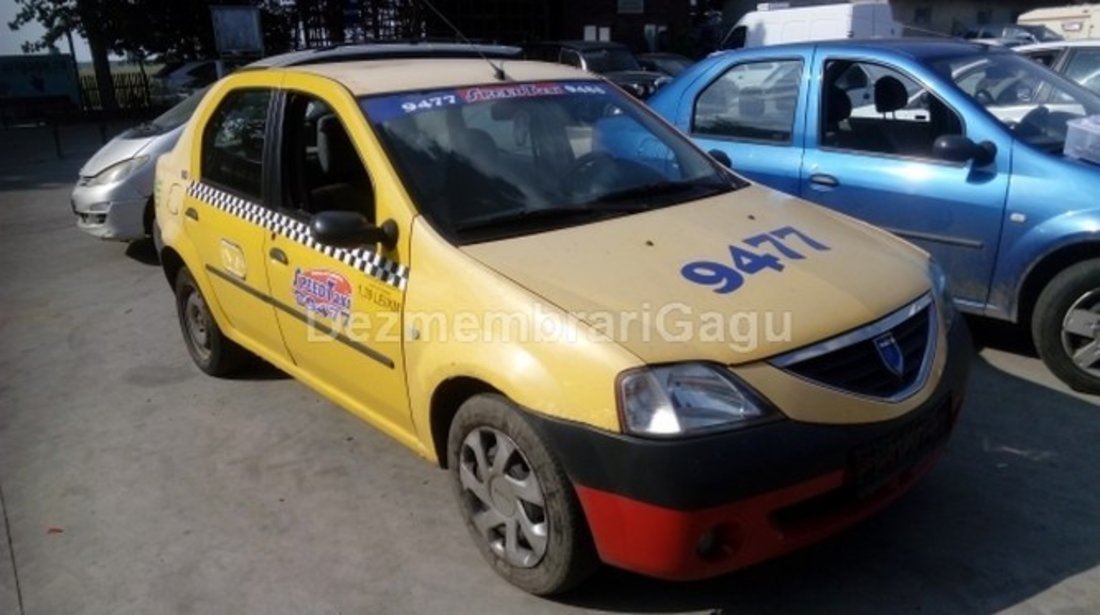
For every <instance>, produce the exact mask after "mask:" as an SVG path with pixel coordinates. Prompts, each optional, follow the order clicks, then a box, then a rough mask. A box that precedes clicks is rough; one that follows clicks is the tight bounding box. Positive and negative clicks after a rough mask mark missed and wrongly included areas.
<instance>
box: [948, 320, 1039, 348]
mask: <svg viewBox="0 0 1100 615" xmlns="http://www.w3.org/2000/svg"><path fill="white" fill-rule="evenodd" d="M966 324H967V325H969V327H970V333H971V335H972V336H973V338H974V346H976V347H977V348H978V349H979V350H980V349H982V348H993V349H996V350H1003V351H1005V352H1011V353H1013V354H1018V355H1021V356H1025V357H1037V356H1039V354H1038V353H1037V352H1035V345H1034V344H1032V343H1031V332H1030V331H1028V329H1027V327H1026V326H1024V325H1018V324H1015V323H1011V322H1006V321H1003V320H993V319H992V318H979V317H977V316H968V317H967V318H966Z"/></svg>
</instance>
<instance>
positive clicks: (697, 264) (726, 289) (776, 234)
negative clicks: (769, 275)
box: [680, 226, 830, 295]
mask: <svg viewBox="0 0 1100 615" xmlns="http://www.w3.org/2000/svg"><path fill="white" fill-rule="evenodd" d="M792 236H793V237H794V238H797V239H798V240H799V241H801V242H802V244H804V245H805V246H807V247H809V248H811V249H812V250H814V251H817V252H826V251H828V250H830V248H829V246H827V245H825V244H823V243H821V242H820V241H817V240H816V239H814V238H812V237H810V236H809V235H807V234H806V233H803V232H802V231H800V230H798V229H796V228H794V227H793V226H784V227H783V228H778V229H775V230H774V231H770V232H767V233H761V234H759V235H753V236H752V237H746V238H745V239H743V240H742V241H743V242H744V243H746V244H748V245H749V246H751V247H753V248H759V247H761V246H763V245H765V244H767V246H768V247H769V248H771V249H773V250H775V252H778V253H779V254H780V255H781V257H782V258H780V256H776V255H775V254H771V253H767V252H766V253H763V254H760V253H757V252H753V251H752V250H747V249H745V248H742V247H741V246H736V245H731V246H730V247H729V250H730V261H731V264H732V265H733V266H732V267H731V266H730V265H727V264H726V263H723V262H718V261H693V262H690V263H688V264H686V265H684V266H683V268H681V269H680V275H682V276H683V277H684V279H686V280H687V281H689V282H694V283H696V284H699V285H701V286H716V287H717V288H715V289H714V292H716V293H718V294H720V295H725V294H729V293H732V292H733V291H735V290H737V289H738V288H741V285H742V284H744V283H745V275H753V274H755V273H758V272H760V271H763V270H764V269H774V270H776V271H783V267H784V266H783V262H782V259H783V258H786V259H788V260H792V261H799V260H802V259H804V258H806V255H805V254H803V253H802V252H799V251H798V250H795V249H794V248H792V247H790V246H789V245H787V242H788V240H789V239H790V238H791V237H792Z"/></svg>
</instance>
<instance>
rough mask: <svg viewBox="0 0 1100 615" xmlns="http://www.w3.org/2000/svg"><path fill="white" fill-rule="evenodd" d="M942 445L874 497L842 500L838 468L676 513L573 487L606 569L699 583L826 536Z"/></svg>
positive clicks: (871, 508) (917, 472) (884, 500)
mask: <svg viewBox="0 0 1100 615" xmlns="http://www.w3.org/2000/svg"><path fill="white" fill-rule="evenodd" d="M941 452H942V447H941V448H939V449H937V450H935V451H933V452H931V453H930V454H928V455H927V456H926V457H924V458H923V459H921V460H920V461H919V462H918V463H916V464H915V465H913V466H912V467H910V468H909V469H908V470H906V471H905V472H903V473H901V474H900V475H898V476H897V477H896V478H895V479H894V480H893V481H892V482H890V483H889V484H887V485H885V486H883V487H882V488H880V489H879V490H878V491H877V492H876V493H874V494H873V495H871V496H869V497H866V498H862V499H857V498H853V497H847V496H846V493H847V491H846V490H845V489H844V487H845V485H846V484H847V472H846V470H837V471H835V472H830V473H828V474H824V475H821V476H818V477H816V478H813V479H811V480H808V481H805V482H802V483H798V484H795V485H791V486H789V487H785V488H782V489H778V490H775V491H771V492H768V493H764V494H761V495H758V496H755V497H751V498H747V499H744V500H739V501H737V502H733V503H730V504H724V505H721V506H715V507H713V508H706V509H702V510H693V511H680V510H674V509H670V508H663V507H660V506H654V505H652V504H647V503H645V502H639V501H637V500H632V499H629V498H626V497H623V496H620V495H616V494H614V493H609V492H606V491H599V490H596V489H590V488H587V487H583V486H581V485H577V486H576V490H577V495H578V496H579V498H580V501H581V506H582V507H583V508H584V512H585V515H586V517H587V518H588V525H589V527H590V528H591V531H592V537H593V539H594V541H595V543H596V549H597V551H598V552H599V555H600V558H601V559H602V560H603V561H604V562H606V563H608V564H611V565H613V566H616V567H619V568H623V569H626V570H630V571H633V572H638V573H641V574H644V575H648V576H651V577H656V578H660V579H668V580H675V581H689V580H696V579H705V578H709V577H714V576H718V575H721V574H725V573H728V572H732V571H734V570H737V569H739V568H744V567H746V566H749V565H751V564H755V563H758V562H762V561H765V560H768V559H772V558H775V557H778V556H780V555H783V554H785V553H789V552H791V551H795V550H797V549H800V548H802V547H805V546H808V545H810V544H812V543H815V542H817V541H820V540H822V539H825V538H828V537H829V536H832V535H834V534H836V533H838V532H840V531H841V530H843V529H845V528H847V527H849V526H851V525H852V524H854V523H856V522H857V521H859V520H861V519H863V518H864V517H867V516H869V515H871V514H873V513H874V512H876V511H878V510H879V509H881V508H882V507H884V506H885V505H886V504H888V503H889V502H891V501H892V500H894V499H895V498H897V497H898V496H900V495H901V494H903V493H904V492H905V491H907V490H908V489H909V488H910V487H912V486H913V484H914V483H915V482H916V481H917V480H918V479H919V478H920V477H921V476H922V475H924V474H925V473H927V471H928V470H929V469H931V467H932V466H933V465H935V462H936V460H937V459H938V458H939V456H940V453H941Z"/></svg>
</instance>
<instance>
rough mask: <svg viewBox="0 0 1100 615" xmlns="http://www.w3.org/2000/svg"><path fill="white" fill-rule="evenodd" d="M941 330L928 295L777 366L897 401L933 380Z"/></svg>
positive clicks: (785, 357)
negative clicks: (935, 356)
mask: <svg viewBox="0 0 1100 615" xmlns="http://www.w3.org/2000/svg"><path fill="white" fill-rule="evenodd" d="M935 329H936V314H935V303H934V302H933V301H932V299H931V297H930V296H925V297H922V298H921V299H919V300H918V301H916V302H914V303H912V304H910V305H908V306H906V307H905V308H902V309H901V310H899V311H897V312H894V313H893V314H891V315H889V316H887V317H886V318H883V319H882V320H879V321H877V322H875V323H872V324H870V325H867V326H865V327H862V328H860V329H856V330H855V331H852V332H850V333H847V334H845V335H842V336H840V337H837V338H833V339H831V340H826V341H825V342H822V343H820V344H815V345H814V346H811V347H809V348H804V349H801V350H796V351H795V352H792V353H789V354H786V355H783V356H780V357H778V358H776V359H773V360H772V364H773V365H776V366H778V367H781V368H783V369H785V370H787V371H788V372H790V373H792V374H795V375H797V376H800V377H802V378H805V379H806V380H810V381H813V382H816V383H819V384H822V385H825V386H827V387H830V388H834V389H839V390H842V391H847V392H849V393H855V394H857V395H863V396H867V397H875V398H880V399H886V400H890V401H897V400H900V399H904V398H905V397H908V396H909V395H911V394H913V393H915V392H916V391H917V390H918V389H920V387H921V386H923V385H924V382H925V380H927V378H928V371H929V367H930V364H931V359H932V357H933V355H934V354H935V341H936V335H935V334H936V330H935ZM880 347H881V348H880ZM899 357H900V360H898V358H899Z"/></svg>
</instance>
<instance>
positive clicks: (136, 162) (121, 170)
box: [88, 156, 149, 186]
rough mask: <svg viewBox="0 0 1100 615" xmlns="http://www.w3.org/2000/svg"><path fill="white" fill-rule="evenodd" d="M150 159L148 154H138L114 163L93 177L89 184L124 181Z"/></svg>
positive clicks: (97, 184)
mask: <svg viewBox="0 0 1100 615" xmlns="http://www.w3.org/2000/svg"><path fill="white" fill-rule="evenodd" d="M148 160H149V157H148V156H137V157H134V158H130V159H129V160H123V161H122V162H118V163H115V164H112V165H111V166H109V167H107V168H106V169H103V170H102V171H100V172H99V173H98V174H97V175H96V176H94V177H92V179H91V181H89V182H88V185H90V186H106V185H107V184H113V183H115V182H119V181H122V180H124V179H126V178H127V177H129V176H130V174H131V173H133V172H134V171H136V170H138V169H139V168H141V165H143V164H145V163H146V161H148Z"/></svg>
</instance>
